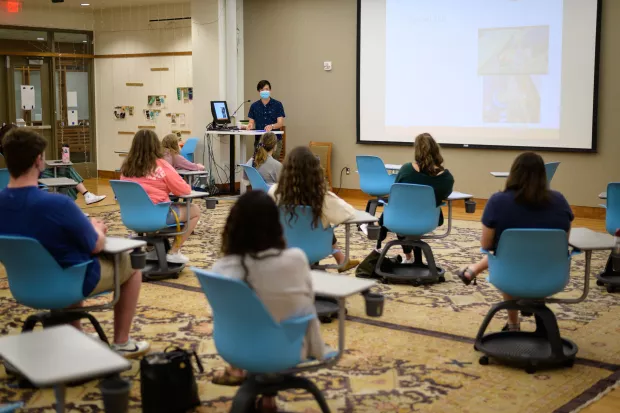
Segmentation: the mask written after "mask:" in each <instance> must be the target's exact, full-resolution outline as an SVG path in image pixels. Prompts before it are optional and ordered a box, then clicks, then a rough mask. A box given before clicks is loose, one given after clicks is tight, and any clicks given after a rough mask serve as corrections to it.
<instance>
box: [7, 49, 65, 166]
mask: <svg viewBox="0 0 620 413" xmlns="http://www.w3.org/2000/svg"><path fill="white" fill-rule="evenodd" d="M8 62H9V64H8V68H9V70H8V76H9V83H10V84H11V85H12V87H11V88H10V89H9V102H10V103H9V111H10V113H9V119H10V121H11V122H13V123H15V124H17V125H26V126H29V127H31V128H33V129H36V130H37V132H39V133H40V134H41V135H42V136H43V137H44V138H45V139H47V142H48V145H47V150H46V153H45V156H46V158H47V159H59V153H58V152H57V151H56V150H55V139H54V135H53V132H54V131H53V127H52V119H53V117H52V112H53V110H52V101H51V93H50V91H51V83H50V59H49V58H36V59H34V58H26V57H18V56H10V57H9V58H8ZM24 86H26V87H27V86H32V87H33V89H34V96H32V92H24V91H23V90H22V88H23V87H24ZM32 103H34V108H33V107H32V106H30V104H32ZM24 105H26V106H24Z"/></svg>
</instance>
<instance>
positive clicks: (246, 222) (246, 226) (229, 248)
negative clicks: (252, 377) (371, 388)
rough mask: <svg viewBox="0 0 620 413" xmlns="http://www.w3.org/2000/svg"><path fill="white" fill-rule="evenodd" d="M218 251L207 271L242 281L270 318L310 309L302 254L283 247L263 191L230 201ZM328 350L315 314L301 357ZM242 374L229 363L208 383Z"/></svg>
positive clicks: (232, 381)
mask: <svg viewBox="0 0 620 413" xmlns="http://www.w3.org/2000/svg"><path fill="white" fill-rule="evenodd" d="M257 217H259V219H257ZM222 253H223V254H224V257H223V258H221V259H220V260H218V261H217V262H216V263H215V265H214V266H213V272H215V273H218V274H221V275H224V276H229V277H233V278H236V279H239V280H243V281H245V282H246V283H247V284H248V285H249V286H250V287H251V288H252V289H253V290H254V291H255V292H256V294H257V295H258V297H259V298H260V300H261V301H262V302H263V304H264V305H265V307H267V310H268V311H269V312H270V313H271V315H272V316H273V318H274V320H275V321H277V322H280V321H282V320H286V319H288V318H291V317H293V316H302V315H307V314H313V313H315V312H316V310H315V307H314V291H313V290H312V280H311V277H310V268H309V265H308V260H307V259H306V255H305V254H304V253H303V251H301V250H300V249H298V248H288V249H287V248H286V241H285V240H284V234H283V230H282V226H281V225H280V212H279V210H278V207H277V206H276V204H275V203H274V201H273V200H272V199H271V198H270V197H269V196H268V195H267V194H265V193H264V192H262V191H250V192H247V193H246V194H244V195H242V196H241V197H240V198H239V200H238V201H237V203H236V204H235V205H234V206H233V208H232V209H231V211H230V215H228V219H227V220H226V226H225V227H224V232H223V234H222ZM328 350H329V349H328V347H327V346H326V345H325V344H324V342H323V339H322V338H321V330H320V324H319V322H318V320H317V319H316V318H315V319H314V320H312V321H311V322H310V323H309V324H308V330H307V332H306V338H305V341H304V346H303V348H302V354H301V359H302V360H305V359H307V358H309V357H312V358H315V359H317V360H321V359H323V358H324V356H325V354H327V352H328ZM244 379H245V372H244V371H243V370H240V369H237V368H234V367H232V366H229V367H227V368H226V370H224V371H223V372H222V373H221V374H218V375H216V376H215V377H214V379H213V383H215V384H221V385H239V384H240V383H241V382H242V381H243V380H244ZM261 403H262V408H263V409H265V408H267V407H268V406H267V405H273V404H275V399H274V398H266V397H263V400H262V402H261Z"/></svg>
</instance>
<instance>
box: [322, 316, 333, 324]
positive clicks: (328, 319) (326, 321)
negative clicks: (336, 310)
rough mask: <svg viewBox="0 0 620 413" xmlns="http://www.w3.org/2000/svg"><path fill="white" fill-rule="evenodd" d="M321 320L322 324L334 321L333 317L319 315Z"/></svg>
mask: <svg viewBox="0 0 620 413" xmlns="http://www.w3.org/2000/svg"><path fill="white" fill-rule="evenodd" d="M319 321H320V322H321V323H322V324H329V323H331V322H332V318H331V317H319Z"/></svg>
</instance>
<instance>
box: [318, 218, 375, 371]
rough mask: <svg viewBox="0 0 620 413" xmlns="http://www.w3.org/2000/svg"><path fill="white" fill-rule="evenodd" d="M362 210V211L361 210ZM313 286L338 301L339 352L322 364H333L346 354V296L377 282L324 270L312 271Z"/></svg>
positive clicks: (361, 290)
mask: <svg viewBox="0 0 620 413" xmlns="http://www.w3.org/2000/svg"><path fill="white" fill-rule="evenodd" d="M360 212H361V211H360ZM311 277H312V288H313V289H314V293H315V294H319V295H321V296H323V297H329V298H333V299H336V300H337V301H338V354H337V355H336V357H333V358H330V359H328V360H326V361H325V362H322V363H321V364H320V365H323V364H324V365H326V366H331V365H334V364H336V363H337V362H338V360H340V358H341V357H342V355H343V354H344V345H345V343H344V332H345V331H344V320H345V309H346V298H347V297H350V296H352V295H354V294H359V293H361V292H364V291H367V290H369V289H370V288H371V287H373V286H374V285H376V284H377V282H376V281H374V280H367V279H363V278H355V277H347V276H346V275H331V274H328V273H326V272H323V271H316V270H313V271H311Z"/></svg>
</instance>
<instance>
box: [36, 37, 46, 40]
mask: <svg viewBox="0 0 620 413" xmlns="http://www.w3.org/2000/svg"><path fill="white" fill-rule="evenodd" d="M37 40H45V37H37Z"/></svg>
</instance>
